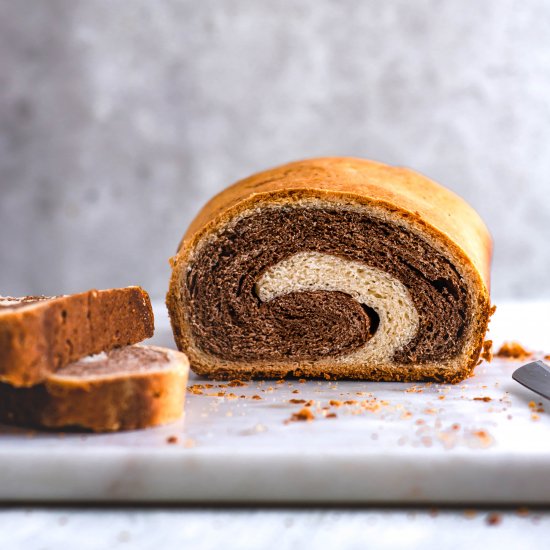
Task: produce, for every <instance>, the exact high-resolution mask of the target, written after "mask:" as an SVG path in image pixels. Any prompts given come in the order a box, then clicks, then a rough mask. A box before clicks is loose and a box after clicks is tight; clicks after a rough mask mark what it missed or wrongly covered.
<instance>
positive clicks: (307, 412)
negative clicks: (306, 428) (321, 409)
mask: <svg viewBox="0 0 550 550" xmlns="http://www.w3.org/2000/svg"><path fill="white" fill-rule="evenodd" d="M312 420H315V415H314V414H313V413H312V412H311V409H308V408H306V407H304V408H303V409H300V410H299V411H298V412H295V413H293V414H292V416H291V417H290V418H289V420H287V422H311V421H312Z"/></svg>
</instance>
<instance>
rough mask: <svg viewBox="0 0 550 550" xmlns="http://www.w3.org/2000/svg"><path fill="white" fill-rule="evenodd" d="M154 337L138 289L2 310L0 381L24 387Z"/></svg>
mask: <svg viewBox="0 0 550 550" xmlns="http://www.w3.org/2000/svg"><path fill="white" fill-rule="evenodd" d="M153 332H154V318H153V310H152V307H151V301H150V299H149V295H148V294H147V292H145V291H144V290H143V289H142V288H140V287H128V288H120V289H111V290H89V291H87V292H82V293H80V294H73V295H70V296H59V297H54V298H50V299H44V300H40V301H37V302H32V303H29V304H27V305H24V306H22V307H17V308H14V309H10V308H2V309H0V350H1V353H0V382H6V383H9V384H12V385H13V386H17V387H28V386H33V385H35V384H39V383H41V382H43V381H44V380H45V379H46V378H47V377H48V376H49V375H50V374H51V373H52V372H55V371H56V370H58V369H60V368H62V367H64V366H65V365H67V364H69V363H71V362H72V361H76V360H77V359H79V358H81V357H85V356H86V355H91V354H94V353H99V352H101V351H107V350H110V349H113V348H115V347H120V346H126V345H130V344H135V343H137V342H141V341H142V340H144V339H145V338H149V337H151V336H152V335H153Z"/></svg>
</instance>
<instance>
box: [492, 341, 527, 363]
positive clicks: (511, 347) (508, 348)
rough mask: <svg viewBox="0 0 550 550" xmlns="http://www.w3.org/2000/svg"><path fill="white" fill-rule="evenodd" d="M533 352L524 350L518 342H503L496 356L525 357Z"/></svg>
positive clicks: (507, 357)
mask: <svg viewBox="0 0 550 550" xmlns="http://www.w3.org/2000/svg"><path fill="white" fill-rule="evenodd" d="M531 355H533V352H531V351H528V350H526V349H525V348H524V347H523V346H522V345H521V344H520V343H519V342H515V341H512V342H504V344H502V346H500V349H499V350H498V351H497V353H496V356H497V357H501V358H504V359H520V360H521V359H526V358H527V357H531Z"/></svg>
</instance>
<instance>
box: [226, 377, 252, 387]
mask: <svg viewBox="0 0 550 550" xmlns="http://www.w3.org/2000/svg"><path fill="white" fill-rule="evenodd" d="M227 385H228V386H229V387H230V388H238V387H246V386H247V385H248V384H246V383H245V382H243V381H242V380H238V379H235V380H231V382H228V384H227Z"/></svg>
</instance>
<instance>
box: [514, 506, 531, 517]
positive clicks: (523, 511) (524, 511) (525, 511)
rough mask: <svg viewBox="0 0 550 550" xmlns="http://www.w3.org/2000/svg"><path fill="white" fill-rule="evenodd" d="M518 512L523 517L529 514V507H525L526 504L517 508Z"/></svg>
mask: <svg viewBox="0 0 550 550" xmlns="http://www.w3.org/2000/svg"><path fill="white" fill-rule="evenodd" d="M516 514H517V515H518V516H520V517H522V518H524V517H526V516H528V515H529V508H527V507H525V506H520V507H519V508H518V509H517V510H516Z"/></svg>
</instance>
